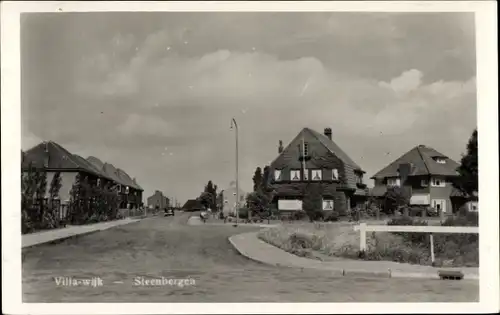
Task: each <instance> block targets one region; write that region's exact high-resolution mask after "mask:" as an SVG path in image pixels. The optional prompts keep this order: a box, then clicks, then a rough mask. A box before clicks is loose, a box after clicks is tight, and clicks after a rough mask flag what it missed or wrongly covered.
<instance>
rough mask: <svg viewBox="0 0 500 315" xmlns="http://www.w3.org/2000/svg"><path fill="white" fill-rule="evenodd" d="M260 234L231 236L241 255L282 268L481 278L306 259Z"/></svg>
mask: <svg viewBox="0 0 500 315" xmlns="http://www.w3.org/2000/svg"><path fill="white" fill-rule="evenodd" d="M257 234H258V232H250V233H243V234H238V235H233V236H231V237H230V238H229V242H230V243H231V244H232V245H233V246H234V247H235V248H236V250H237V251H238V252H239V253H240V254H241V255H243V256H245V257H247V258H249V259H251V260H254V261H257V262H261V263H264V264H268V265H273V266H279V267H290V268H300V269H304V268H306V269H316V270H324V271H329V272H331V273H333V274H334V275H338V276H354V277H356V276H359V277H363V276H371V277H383V278H427V279H439V276H438V271H439V270H454V271H458V270H459V271H461V272H462V273H463V274H464V279H467V280H479V268H470V267H464V268H435V267H431V266H420V265H410V264H403V263H397V262H391V261H362V260H349V259H342V258H339V260H338V261H319V260H314V259H308V258H303V257H299V256H296V255H293V254H290V253H287V252H285V251H284V250H281V249H279V248H278V247H275V246H273V245H270V244H268V243H266V242H264V241H262V240H260V239H259V238H258V237H257Z"/></svg>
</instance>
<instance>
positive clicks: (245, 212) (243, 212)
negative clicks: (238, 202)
mask: <svg viewBox="0 0 500 315" xmlns="http://www.w3.org/2000/svg"><path fill="white" fill-rule="evenodd" d="M249 212H250V209H248V208H240V209H239V210H238V216H239V218H240V219H248V213H249Z"/></svg>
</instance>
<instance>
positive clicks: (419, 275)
mask: <svg viewBox="0 0 500 315" xmlns="http://www.w3.org/2000/svg"><path fill="white" fill-rule="evenodd" d="M242 234H247V233H242ZM238 235H241V234H236V235H232V236H230V237H229V238H228V240H229V243H231V245H232V246H233V247H234V248H235V249H236V251H237V252H238V253H239V254H240V255H242V256H243V257H246V258H247V259H249V260H252V261H254V262H257V263H259V264H264V265H268V266H274V267H285V268H293V269H300V270H304V269H308V270H317V271H318V270H321V271H324V272H328V273H331V274H332V275H333V276H339V277H352V278H385V279H391V278H396V279H397V278H399V279H401V278H405V279H433V280H440V279H441V278H440V277H439V274H438V272H439V271H440V270H436V272H435V273H425V272H405V271H392V270H391V269H387V271H370V270H362V269H345V268H337V269H333V268H324V269H323V268H315V267H299V266H293V265H288V264H287V265H282V264H280V263H271V262H267V261H262V260H259V259H256V258H254V257H252V256H250V255H248V254H247V253H246V252H245V251H244V250H242V249H241V248H238V246H237V245H236V244H235V243H234V240H233V239H232V238H233V237H235V236H238ZM259 240H260V239H259ZM267 244H268V245H269V246H273V247H275V248H276V249H277V250H280V251H283V250H282V249H280V248H278V247H276V246H274V245H271V244H269V243H267ZM291 255H293V254H291ZM462 280H469V281H470V280H479V275H467V274H464V276H463V278H462Z"/></svg>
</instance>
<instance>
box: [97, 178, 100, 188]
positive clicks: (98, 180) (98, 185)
mask: <svg viewBox="0 0 500 315" xmlns="http://www.w3.org/2000/svg"><path fill="white" fill-rule="evenodd" d="M97 187H101V179H100V178H98V179H97Z"/></svg>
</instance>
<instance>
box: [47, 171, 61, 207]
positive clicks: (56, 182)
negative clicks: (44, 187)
mask: <svg viewBox="0 0 500 315" xmlns="http://www.w3.org/2000/svg"><path fill="white" fill-rule="evenodd" d="M61 187H62V184H61V173H60V172H56V173H55V174H54V177H52V181H51V182H50V188H49V198H50V201H53V200H54V199H56V197H58V196H59V190H61Z"/></svg>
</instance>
